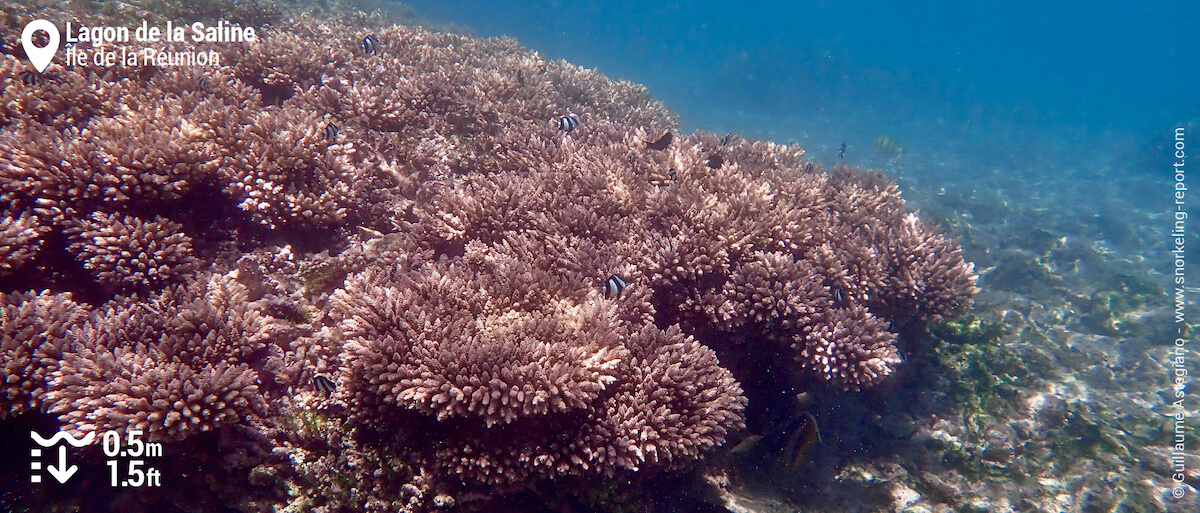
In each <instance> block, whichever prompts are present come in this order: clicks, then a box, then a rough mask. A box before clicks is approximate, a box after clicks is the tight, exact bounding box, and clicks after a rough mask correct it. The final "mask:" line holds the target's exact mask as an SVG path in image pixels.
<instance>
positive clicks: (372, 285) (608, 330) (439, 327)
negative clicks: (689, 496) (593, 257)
mask: <svg viewBox="0 0 1200 513" xmlns="http://www.w3.org/2000/svg"><path fill="white" fill-rule="evenodd" d="M480 250H482V247H479V246H477V245H475V244H472V248H469V249H468V251H469V252H471V256H468V257H467V258H466V259H464V260H462V261H460V262H459V263H458V264H456V265H452V266H443V265H438V264H433V263H421V262H411V263H410V264H408V265H411V267H408V266H405V267H402V268H401V269H397V270H395V271H392V272H390V273H386V274H384V273H378V272H368V273H363V274H361V275H358V276H354V277H352V278H350V279H349V280H348V282H347V285H346V288H345V289H344V290H342V291H339V292H338V293H337V294H336V295H335V298H334V300H335V308H334V312H335V315H337V316H338V317H339V318H340V319H341V320H342V321H341V328H342V329H341V332H342V334H343V336H345V337H346V348H347V353H346V360H347V364H348V366H349V372H348V373H347V375H346V376H345V377H344V378H343V379H342V383H344V384H345V385H346V386H347V389H346V393H347V394H349V399H350V401H349V402H350V403H351V404H353V405H354V406H353V407H354V409H355V415H356V418H358V419H359V421H360V422H362V423H364V424H368V425H372V426H374V427H375V428H376V429H382V428H385V427H388V426H392V425H394V424H395V422H396V420H395V419H396V418H397V416H399V417H405V416H409V415H411V413H406V412H416V413H421V414H425V415H428V416H429V417H430V418H432V419H436V420H437V421H438V422H439V423H442V424H444V425H445V426H446V427H444V428H437V429H438V430H442V429H447V430H449V432H450V433H452V434H450V435H448V436H449V441H448V443H439V444H438V445H437V447H438V448H437V450H436V451H435V452H434V454H433V456H432V457H433V461H432V463H431V464H432V465H434V466H437V467H441V468H443V469H444V470H445V471H446V472H449V473H452V474H458V475H461V476H463V477H464V478H467V479H470V480H471V481H474V482H476V483H491V484H504V485H515V484H519V483H520V482H522V481H524V480H526V479H529V478H530V477H533V476H540V477H555V476H560V475H571V474H576V475H594V474H600V475H609V476H611V475H613V473H614V472H616V471H618V470H637V469H638V468H640V467H641V466H642V465H644V464H655V465H659V466H666V467H670V466H676V465H680V464H682V463H684V462H686V461H690V460H692V459H695V458H697V457H699V456H700V455H701V454H702V453H703V452H704V451H705V450H707V449H710V448H712V447H715V446H717V445H720V444H722V443H723V442H724V440H725V436H726V434H727V433H728V432H729V431H730V430H732V429H737V427H738V426H740V425H741V422H742V414H741V412H742V409H743V407H744V404H745V399H744V398H743V397H742V396H741V392H740V388H739V386H738V385H737V383H736V382H735V381H734V380H733V378H732V376H731V375H730V374H729V372H728V371H727V370H725V369H723V368H721V367H720V366H719V365H718V362H717V359H716V357H715V355H714V354H713V353H712V351H711V350H709V349H707V348H705V347H704V346H702V345H701V344H699V343H698V342H697V341H695V340H694V339H692V338H690V337H687V336H685V335H683V334H682V333H681V332H680V331H679V330H678V329H677V328H671V329H669V330H667V331H666V332H663V331H662V330H659V329H658V328H655V327H653V326H652V325H645V326H642V327H641V328H640V329H639V330H638V331H636V332H633V333H630V332H629V331H628V327H627V325H626V324H624V323H623V322H621V321H620V320H619V316H618V314H617V310H618V305H617V304H616V303H614V302H612V301H609V300H607V299H605V298H604V297H603V296H602V295H601V294H600V293H599V292H598V291H595V290H593V291H590V292H589V289H588V288H584V289H582V290H579V291H577V292H576V293H575V294H568V295H565V296H561V295H550V294H547V293H546V291H545V290H544V289H545V288H546V287H547V286H549V287H550V288H553V285H550V284H551V283H553V282H554V281H555V280H554V279H553V278H552V277H551V276H550V275H549V274H548V273H546V272H545V271H540V270H539V268H537V267H533V266H531V265H529V264H528V263H526V262H523V261H521V260H518V259H513V258H511V257H509V256H507V255H505V254H503V250H501V251H498V252H500V253H501V254H499V255H488V256H483V255H484V254H486V253H488V252H483V251H480ZM411 436H413V437H416V438H423V437H424V436H427V435H424V434H422V433H419V432H417V433H413V434H411Z"/></svg>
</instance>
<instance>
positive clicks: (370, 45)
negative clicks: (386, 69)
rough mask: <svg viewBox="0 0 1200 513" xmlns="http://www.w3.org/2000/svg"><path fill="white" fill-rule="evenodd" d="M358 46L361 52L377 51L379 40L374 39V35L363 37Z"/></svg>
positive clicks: (370, 52)
mask: <svg viewBox="0 0 1200 513" xmlns="http://www.w3.org/2000/svg"><path fill="white" fill-rule="evenodd" d="M358 46H359V47H360V48H362V51H363V53H365V54H367V55H371V54H374V53H379V40H378V39H376V38H375V36H367V37H364V38H363V40H362V42H361V43H359V44H358Z"/></svg>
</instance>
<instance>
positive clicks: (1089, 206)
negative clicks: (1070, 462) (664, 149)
mask: <svg viewBox="0 0 1200 513" xmlns="http://www.w3.org/2000/svg"><path fill="white" fill-rule="evenodd" d="M406 3H407V4H409V5H411V6H412V7H413V8H414V9H415V10H416V14H417V15H418V16H419V17H421V18H424V19H427V20H429V21H431V22H433V23H435V24H449V25H453V26H455V27H456V28H457V29H458V30H466V31H470V32H473V33H474V34H475V35H479V36H499V35H507V36H511V37H514V38H516V39H518V40H519V41H520V42H521V43H522V44H523V45H525V46H526V47H528V48H530V49H533V50H536V51H538V52H540V53H541V54H542V55H543V56H544V57H547V58H551V59H565V60H568V61H570V62H572V63H574V64H578V65H582V66H586V67H594V68H597V69H598V70H599V71H601V72H603V73H605V74H607V75H609V76H610V77H614V78H620V79H627V80H630V81H633V82H637V83H640V84H644V85H646V86H647V87H649V88H650V92H651V94H652V95H654V96H655V97H656V98H658V99H660V100H662V101H664V102H665V103H666V104H667V105H668V107H670V108H671V109H672V110H673V111H674V112H676V113H677V114H679V116H680V119H681V122H682V125H683V127H682V128H683V129H684V131H690V130H693V129H702V130H709V131H713V132H717V133H726V132H735V133H738V134H741V135H743V136H747V137H756V138H764V139H771V140H775V141H779V142H797V143H799V144H800V145H801V146H802V147H803V148H805V150H806V151H807V152H808V154H809V156H810V158H812V159H813V160H815V161H817V162H821V163H823V164H826V165H831V164H834V163H846V164H851V165H858V166H862V167H868V168H873V169H880V170H882V171H883V172H884V173H885V174H887V175H888V176H889V177H891V178H892V179H895V180H898V181H899V182H900V184H901V187H902V189H903V190H904V193H905V195H906V197H908V198H910V199H911V200H913V201H914V202H915V204H916V205H917V206H918V207H921V208H928V207H929V206H930V205H931V204H932V203H931V202H936V201H937V200H938V198H939V196H945V195H947V194H961V195H966V196H970V198H968V199H969V200H970V201H968V203H971V202H974V203H976V204H978V203H986V202H989V201H992V202H995V203H1006V204H1012V205H1015V206H1016V207H1015V208H1014V211H1013V212H1012V218H1011V219H1005V220H1002V221H998V223H1002V224H1007V225H1008V226H1009V228H1012V225H1014V224H1015V225H1018V226H1022V227H1024V228H1028V227H1031V226H1041V227H1046V228H1048V229H1051V230H1052V231H1053V232H1055V233H1056V234H1059V235H1063V236H1083V237H1087V238H1089V239H1094V240H1097V241H1100V242H1101V243H1105V244H1108V245H1110V246H1111V248H1109V249H1112V250H1114V251H1120V252H1124V253H1125V255H1124V256H1130V255H1132V254H1134V253H1139V254H1142V253H1146V252H1147V251H1149V250H1150V249H1152V246H1154V244H1155V243H1154V242H1153V240H1152V239H1154V238H1155V237H1157V235H1155V234H1154V233H1153V232H1155V231H1160V230H1161V228H1162V226H1156V227H1154V226H1150V225H1149V224H1148V223H1153V222H1154V221H1153V219H1154V216H1155V215H1157V214H1156V212H1164V211H1166V210H1169V209H1171V208H1172V205H1171V204H1170V198H1169V196H1170V191H1169V187H1170V184H1169V183H1168V182H1169V181H1170V163H1171V152H1170V151H1169V148H1168V146H1170V143H1171V141H1170V137H1171V135H1172V130H1173V129H1174V127H1176V126H1185V127H1189V132H1188V134H1189V138H1190V143H1189V144H1191V147H1192V148H1195V147H1200V140H1197V139H1196V137H1197V135H1198V134H1200V126H1197V125H1200V94H1198V93H1197V92H1196V91H1197V84H1200V66H1197V63H1200V30H1198V29H1200V23H1198V22H1197V20H1200V3H1194V2H1160V1H1152V2H1136V3H1135V2H1125V1H1099V2H1088V3H1082V2H1006V3H981V2H965V3H964V2H934V1H928V0H919V1H913V2H903V3H899V2H883V1H861V0H860V1H842V2H832V1H829V2H825V1H820V0H818V1H812V0H801V1H789V2H781V1H769V2H754V3H749V4H741V3H736V2H691V3H670V2H665V3H649V2H633V1H619V0H614V1H601V2H597V1H592V2H578V1H576V2H567V1H557V0H553V1H545V0H542V1H531V2H519V3H518V2H511V3H489V2H470V1H463V0H412V1H409V2H406ZM882 135H886V136H889V137H891V138H892V139H893V140H895V141H896V142H897V143H898V144H899V145H901V146H903V147H904V149H905V151H904V154H903V155H902V156H901V157H900V158H891V157H887V156H881V155H879V154H877V153H875V152H873V151H871V146H872V142H873V141H874V140H875V139H876V138H877V137H879V136H882ZM843 142H844V143H846V144H847V148H848V149H847V151H846V155H845V158H844V159H841V160H839V159H838V157H837V149H838V148H839V147H840V145H841V144H842V143H843ZM1189 158H1190V157H1189ZM951 208H959V207H954V206H952V207H951ZM962 208H966V209H969V208H970V207H962ZM1046 212H1050V213H1049V214H1047V213H1046ZM975 214H976V213H973V212H970V211H964V210H962V209H960V210H957V211H954V212H952V213H951V215H956V216H961V217H964V218H967V219H970V220H976V221H977V220H979V219H980V216H978V215H975ZM1017 216H1024V217H1022V218H1019V219H1018V218H1017ZM1100 218H1116V219H1123V220H1129V223H1134V224H1136V223H1143V224H1141V225H1137V226H1123V227H1121V228H1119V229H1114V228H1111V227H1110V228H1109V229H1108V230H1107V232H1106V231H1105V229H1103V227H1102V226H1101V224H1102V223H1098V222H1097V219H1100ZM939 220H941V219H939ZM1160 224H1161V223H1160ZM1117 231H1120V232H1122V234H1123V235H1121V236H1113V235H1111V234H1112V233H1115V232H1117ZM1131 231H1132V232H1134V233H1139V234H1141V235H1138V236H1137V237H1133V238H1132V239H1131V238H1130V237H1128V236H1127V235H1128V233H1129V232H1131ZM1131 241H1132V242H1131ZM1198 242H1200V241H1198ZM1197 245H1200V244H1197ZM967 249H968V252H969V253H974V255H973V257H974V258H976V259H980V260H984V262H981V263H986V260H987V257H986V256H985V255H982V254H981V253H982V252H986V251H987V250H988V249H989V248H986V247H977V248H971V247H970V245H968V247H967ZM991 249H995V248H991ZM1160 249H1161V248H1160ZM1164 262H1165V261H1164ZM1160 267H1161V266H1160ZM1160 270H1163V271H1167V269H1166V268H1165V267H1163V268H1161V269H1160Z"/></svg>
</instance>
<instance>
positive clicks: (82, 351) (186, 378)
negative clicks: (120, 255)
mask: <svg viewBox="0 0 1200 513" xmlns="http://www.w3.org/2000/svg"><path fill="white" fill-rule="evenodd" d="M235 279H236V276H235V275H216V276H212V277H211V278H209V279H208V280H207V281H206V282H196V283H195V284H194V285H193V286H191V287H190V288H175V289H168V290H167V291H165V292H164V293H162V294H160V295H158V296H156V297H154V298H152V299H150V300H148V301H142V302H134V301H120V302H114V304H112V305H110V306H108V307H107V308H106V309H104V310H103V311H101V312H98V313H97V315H96V316H95V317H94V319H92V320H90V321H88V322H86V323H83V324H81V325H79V326H76V327H74V328H73V329H71V330H70V331H69V332H68V333H67V334H66V339H67V340H68V344H69V345H68V346H67V347H66V348H65V350H64V351H63V355H62V359H61V364H60V365H59V367H58V369H57V372H55V374H54V379H53V381H52V382H51V385H50V391H49V393H48V394H47V395H46V397H47V401H49V402H51V403H53V406H52V407H51V408H50V410H51V411H52V412H57V413H61V414H62V416H61V419H62V421H63V422H64V424H65V425H66V427H67V428H68V429H70V430H72V431H76V432H81V433H84V432H89V431H96V432H102V431H108V430H116V431H124V430H126V429H141V430H143V431H144V432H146V433H147V435H148V436H149V437H150V439H182V438H185V437H187V436H189V435H192V434H195V433H198V432H202V431H209V430H212V429H215V428H217V427H220V426H221V425H224V424H230V423H237V422H241V421H243V420H244V419H246V418H247V417H249V416H258V415H263V414H265V412H266V405H267V402H266V400H265V399H264V397H265V393H266V391H265V390H262V389H261V386H262V382H263V381H264V379H263V378H265V377H268V376H269V374H268V373H269V372H270V369H271V368H272V364H273V363H275V362H272V358H271V357H272V356H277V355H278V353H279V350H280V347H278V346H277V345H275V344H274V342H275V341H273V340H272V337H273V336H274V335H275V334H276V333H278V331H279V329H278V327H277V326H276V324H275V322H274V321H273V320H271V319H270V318H269V317H266V316H263V315H261V314H259V313H258V312H257V310H255V309H254V307H253V305H252V304H250V303H249V302H247V299H248V297H247V291H246V288H245V286H243V285H241V284H239V283H238V282H236V281H235ZM283 343H285V341H284V342H283ZM272 353H275V354H274V355H273V354H272ZM264 374H266V375H264Z"/></svg>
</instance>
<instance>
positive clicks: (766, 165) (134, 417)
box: [0, 10, 992, 511]
mask: <svg viewBox="0 0 1200 513" xmlns="http://www.w3.org/2000/svg"><path fill="white" fill-rule="evenodd" d="M44 15H45V16H47V17H49V18H51V19H53V21H55V22H58V23H61V22H63V21H64V20H66V19H67V18H68V17H69V16H71V14H70V13H67V12H59V11H54V10H49V11H45V12H44ZM24 21H25V19H24V18H18V19H17V20H15V23H17V24H19V23H21V22H24ZM11 29H12V27H9V30H11ZM134 46H136V44H134ZM207 49H211V50H213V51H216V52H219V53H220V55H221V62H222V66H220V67H216V68H212V69H201V68H190V67H180V68H162V69H158V70H156V71H155V72H154V73H146V72H145V70H141V69H135V68H131V67H122V66H117V67H115V68H110V69H100V68H97V67H93V66H89V65H81V66H72V67H67V66H62V65H57V64H56V65H53V66H51V67H50V68H49V69H48V70H47V73H46V74H45V77H44V78H45V80H44V81H40V82H32V81H29V80H25V79H23V78H22V75H21V72H22V71H23V70H24V69H25V66H26V63H25V61H24V60H23V59H22V58H20V57H19V56H17V55H14V54H13V53H9V52H5V53H3V54H0V82H3V84H4V85H5V87H4V89H3V92H2V93H0V95H2V96H3V98H2V101H0V125H2V127H3V128H2V131H0V199H3V205H4V207H3V208H4V210H3V217H2V218H0V219H2V220H0V256H2V257H3V262H4V266H3V267H2V268H0V273H3V274H2V276H0V287H2V288H0V314H2V316H3V317H2V319H3V320H4V322H3V326H2V328H0V342H2V346H0V350H2V351H3V355H4V360H3V361H4V367H3V372H4V375H3V380H0V387H3V388H2V389H0V390H2V391H3V394H2V395H0V401H2V404H0V406H2V409H0V414H3V415H4V417H6V418H9V419H14V418H22V417H24V418H38V419H43V418H48V419H52V420H53V422H55V423H56V424H57V425H58V426H60V427H61V429H63V430H66V431H70V432H73V433H77V434H82V433H88V432H104V431H110V430H111V431H116V432H126V431H127V430H131V429H141V430H143V431H144V432H146V434H147V436H148V437H149V440H152V441H159V442H163V443H166V444H167V446H166V447H167V449H166V450H167V452H168V454H172V455H173V456H174V457H175V458H176V461H175V464H176V465H177V466H178V467H186V466H187V465H188V463H189V462H204V465H200V466H199V468H202V469H204V471H201V472H188V473H179V474H174V475H167V476H164V479H166V480H167V482H168V484H169V486H170V487H173V488H176V489H187V488H198V489H204V490H207V491H208V492H210V494H211V497H213V499H212V500H214V501H220V502H222V503H223V504H225V505H226V506H228V507H230V508H236V509H241V510H246V511H259V510H269V509H273V508H278V509H290V510H310V509H314V510H316V509H319V510H323V511H397V510H402V511H430V510H437V509H441V508H445V507H449V506H450V505H452V504H453V505H456V506H455V507H459V508H485V507H488V506H489V505H494V504H518V503H520V501H521V500H522V498H528V497H530V496H534V497H540V498H541V499H549V498H554V497H557V498H558V500H562V501H567V502H571V501H579V502H580V503H585V504H586V503H590V502H593V501H597V500H599V499H597V497H602V496H604V497H606V496H609V495H610V494H608V493H606V492H605V490H611V491H612V493H611V495H612V496H613V497H617V498H616V499H612V500H617V501H629V502H634V501H637V500H641V499H639V498H638V497H642V496H643V494H640V493H638V492H637V490H648V489H651V488H650V487H651V486H652V485H653V483H655V482H656V481H655V480H656V479H678V476H688V475H691V474H689V472H694V471H695V470H696V469H697V468H698V467H699V466H700V464H701V461H702V459H703V458H704V457H705V456H706V455H708V454H710V453H712V452H713V451H714V449H715V448H717V447H720V446H722V445H725V444H726V443H727V442H728V441H729V440H730V437H731V435H732V434H733V433H735V432H739V431H740V430H742V429H743V428H744V427H745V424H746V420H747V417H748V415H750V414H749V413H747V412H748V409H747V408H748V405H749V404H751V403H753V402H754V401H758V400H761V399H764V398H767V397H771V396H773V395H777V394H778V392H779V390H780V389H782V388H783V387H785V386H789V385H787V384H788V383H804V384H806V386H812V387H817V386H822V387H829V388H831V389H835V390H846V391H850V390H861V389H868V388H871V387H874V386H876V385H878V384H879V383H880V382H882V381H883V380H885V379H886V378H887V377H888V376H889V375H891V374H892V373H893V372H895V370H896V369H897V368H898V367H899V366H901V365H903V362H902V358H901V346H902V344H904V343H905V340H904V339H903V338H901V337H900V335H899V334H900V333H901V332H909V331H919V329H920V328H921V327H923V326H925V325H927V324H928V323H931V322H935V321H938V320H941V319H944V318H947V317H950V316H953V315H956V314H958V313H961V312H963V311H965V310H966V309H967V308H968V307H969V306H970V305H971V302H972V298H973V296H974V295H975V293H976V292H977V289H976V287H975V279H976V278H975V275H974V272H973V268H972V266H971V264H969V263H967V262H966V261H965V260H964V259H963V257H962V253H961V250H960V249H959V247H958V244H957V243H956V242H955V241H954V240H952V239H950V238H949V237H947V236H945V235H943V234H942V233H941V232H940V231H939V230H938V229H937V228H936V227H934V226H932V225H930V224H928V223H926V222H924V221H922V220H921V219H920V218H918V217H917V216H916V215H915V214H913V213H911V212H908V211H906V208H905V204H904V202H903V200H901V198H900V195H899V191H898V189H897V187H896V185H895V184H893V183H891V182H889V181H888V180H886V179H885V178H883V177H882V176H880V175H878V174H875V173H869V172H862V171H859V170H857V169H853V168H849V167H844V166H838V167H836V168H834V169H832V170H825V169H823V168H822V167H820V166H816V165H814V164H813V163H811V162H808V161H806V160H805V159H804V152H803V150H801V149H800V148H799V147H797V146H794V145H789V146H784V145H777V144H773V143H770V142H764V141H753V140H745V139H741V138H738V139H734V140H731V138H730V137H729V136H725V137H724V138H721V137H719V136H718V135H716V134H711V133H695V134H690V135H689V134H681V133H679V132H678V126H677V121H676V119H675V117H674V116H673V115H671V113H670V112H669V111H668V110H667V109H666V108H665V107H664V106H663V104H661V103H660V102H658V101H656V100H654V99H652V98H650V97H649V95H648V93H647V91H646V90H645V89H644V88H642V87H640V86H637V85H635V84H631V83H628V82H618V81H612V80H610V79H608V78H606V77H604V76H602V75H600V74H598V73H596V72H595V71H592V70H588V69H584V68H580V67H577V66H573V65H571V64H569V63H566V62H561V61H558V62H555V61H547V60H545V59H543V58H541V57H540V56H539V55H538V54H537V53H535V52H530V51H527V50H525V49H523V48H521V47H520V46H518V45H517V44H516V42H514V41H512V40H510V39H486V40H480V39H474V38H470V37H465V36H459V35H453V34H445V33H437V32H430V31H427V30H424V29H420V28H411V27H401V26H382V25H381V26H377V27H372V28H369V29H366V28H361V26H357V25H356V26H351V25H347V24H343V22H342V21H339V20H338V19H332V20H323V21H318V20H315V19H313V18H311V17H303V16H302V17H297V18H294V19H280V20H279V21H278V22H277V23H276V24H272V25H269V26H263V27H262V30H261V31H260V40H258V41H256V42H254V43H253V44H250V45H246V46H241V45H237V44H234V45H220V44H212V43H209V44H200V45H198V48H197V50H207ZM971 326H972V325H963V327H960V328H955V329H956V330H957V332H958V333H970V332H971V330H974V331H977V332H979V334H977V335H974V336H975V337H976V338H980V337H986V336H987V335H986V333H987V332H988V330H990V329H992V328H989V327H987V326H983V325H979V326H976V327H974V328H972V327H971ZM963 336H966V335H963ZM767 373H773V375H776V376H787V378H786V379H780V380H779V381H777V382H759V383H756V384H755V385H754V386H753V387H749V386H744V385H743V382H745V381H746V380H747V379H755V377H756V376H758V375H761V374H767ZM796 419H798V420H797V421H796V422H797V428H796V429H792V430H791V432H793V433H796V432H798V433H800V434H793V435H790V436H788V437H785V438H784V439H783V444H784V446H785V451H786V452H789V453H793V454H798V455H802V454H803V453H804V452H805V451H806V450H807V448H808V446H810V445H811V444H813V443H815V442H814V440H816V439H818V438H819V436H820V435H819V432H818V428H817V425H816V419H815V417H813V416H811V415H807V416H803V415H802V416H799V417H796ZM14 422H15V421H14ZM800 457H801V456H796V458H797V459H798V458H800ZM93 463H95V462H93ZM218 469H219V470H218ZM218 473H224V474H223V475H226V474H232V475H236V476H238V478H237V479H223V478H218V477H217V475H218ZM663 476H666V477H663ZM671 476H674V477H671ZM549 482H553V483H554V484H555V486H553V487H552V489H553V491H552V492H549V491H547V483H549ZM614 482H628V483H630V486H631V487H632V488H633V491H631V490H630V489H622V490H619V491H617V490H613V485H612V483H614ZM605 487H608V488H605ZM642 487H645V488H642ZM112 493H114V494H115V493H118V492H112ZM564 497H569V498H570V499H568V498H564ZM620 497H626V498H625V499H621V498H620ZM123 500H124V501H126V502H124V503H125V504H129V506H128V507H129V509H128V510H129V511H138V510H157V509H158V508H161V507H163V506H164V504H168V503H170V501H173V500H182V499H178V498H173V497H172V496H170V495H164V494H157V495H154V494H152V495H146V496H138V497H125V498H124V499H123ZM174 506H179V505H177V504H176V505H174ZM179 507H182V506H179ZM549 507H553V505H552V506H549ZM562 509H563V510H567V509H569V508H568V507H566V506H564V507H563V508H562Z"/></svg>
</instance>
